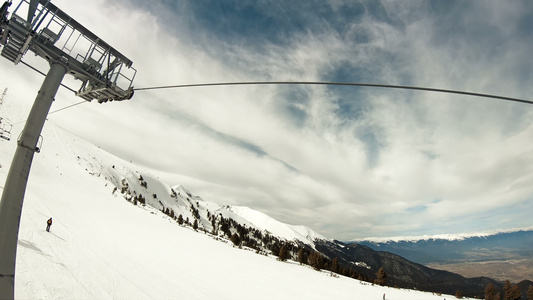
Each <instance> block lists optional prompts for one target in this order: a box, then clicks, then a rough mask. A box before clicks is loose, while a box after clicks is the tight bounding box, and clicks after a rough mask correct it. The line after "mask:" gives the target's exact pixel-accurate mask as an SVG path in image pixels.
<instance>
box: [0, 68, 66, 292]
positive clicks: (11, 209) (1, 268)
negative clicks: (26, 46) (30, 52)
mask: <svg viewBox="0 0 533 300" xmlns="http://www.w3.org/2000/svg"><path fill="white" fill-rule="evenodd" d="M66 73H67V68H66V67H65V66H64V65H63V64H61V63H59V62H52V63H51V66H50V70H49V71H48V74H47V75H46V78H45V79H44V82H43V84H42V85H41V89H40V90H39V92H38V93H37V97H36V98H35V102H34V103H33V107H32V108H31V111H30V115H29V116H28V121H27V122H26V125H25V126H24V129H23V131H22V134H21V136H20V139H19V141H18V144H17V149H16V151H15V155H14V157H13V162H12V163H11V167H10V169H9V173H8V175H7V179H6V183H5V185H4V191H3V193H2V198H1V200H0V254H1V255H0V299H14V296H15V263H16V253H17V240H18V233H19V226H20V217H21V213H22V204H23V201H24V194H25V192H26V185H27V183H28V176H29V173H30V167H31V163H32V160H33V155H34V154H35V151H36V150H37V143H38V141H39V136H40V135H41V131H42V129H43V126H44V122H45V120H46V117H47V115H48V112H49V111H50V107H51V106H52V102H53V101H54V97H55V95H56V93H57V90H58V89H59V86H60V84H61V81H62V80H63V77H64V76H65V74H66Z"/></svg>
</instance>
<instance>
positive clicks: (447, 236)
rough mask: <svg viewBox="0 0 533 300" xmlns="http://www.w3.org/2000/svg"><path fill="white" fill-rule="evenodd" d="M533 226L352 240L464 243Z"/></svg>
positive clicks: (526, 229)
mask: <svg viewBox="0 0 533 300" xmlns="http://www.w3.org/2000/svg"><path fill="white" fill-rule="evenodd" d="M530 230H533V226H531V227H525V228H509V229H506V230H488V231H483V232H470V233H453V234H437V235H422V236H396V237H368V238H365V239H358V240H352V242H361V241H365V242H372V243H387V242H418V241H428V240H448V241H462V240H465V239H468V238H473V237H489V236H493V235H497V234H500V233H512V232H518V231H530Z"/></svg>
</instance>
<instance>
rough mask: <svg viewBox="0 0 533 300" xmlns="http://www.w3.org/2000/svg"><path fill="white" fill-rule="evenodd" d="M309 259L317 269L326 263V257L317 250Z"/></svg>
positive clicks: (311, 264)
mask: <svg viewBox="0 0 533 300" xmlns="http://www.w3.org/2000/svg"><path fill="white" fill-rule="evenodd" d="M307 260H308V261H309V265H310V266H311V267H313V268H314V269H315V270H317V271H318V270H320V269H321V268H322V266H323V265H324V257H323V256H322V255H320V253H318V252H316V251H315V252H313V253H311V255H309V257H308V259H307Z"/></svg>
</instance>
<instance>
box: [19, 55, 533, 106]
mask: <svg viewBox="0 0 533 300" xmlns="http://www.w3.org/2000/svg"><path fill="white" fill-rule="evenodd" d="M21 62H22V63H23V64H24V65H26V66H27V67H29V68H31V69H33V70H34V71H36V72H37V73H40V74H41V75H43V76H46V74H44V73H43V72H41V71H39V70H38V69H36V68H34V67H33V66H30V65H29V64H27V63H25V62H24V61H22V60H21ZM231 85H337V86H361V87H374V88H389V89H403V90H417V91H426V92H437V93H447V94H459V95H467V96H474V97H483V98H493V99H499V100H506V101H514V102H520V103H526V104H533V101H531V100H525V99H519V98H511V97H504V96H498V95H491V94H482V93H474V92H466V91H456V90H447V89H437V88H427V87H418V86H407V85H391V84H376V83H356V82H328V81H245V82H214V83H195V84H178V85H163V86H152V87H142V88H134V89H133V90H134V91H148V90H162V89H174V88H189V87H204V86H231ZM61 86H63V87H64V88H66V89H68V90H69V91H71V92H73V93H76V91H75V90H74V89H72V88H70V87H68V86H66V85H64V84H61ZM86 102H87V101H83V102H79V103H76V104H73V105H70V106H67V107H64V108H61V109H58V110H55V111H53V112H51V113H55V112H58V111H61V110H63V109H67V108H70V107H72V106H76V105H79V104H82V103H86Z"/></svg>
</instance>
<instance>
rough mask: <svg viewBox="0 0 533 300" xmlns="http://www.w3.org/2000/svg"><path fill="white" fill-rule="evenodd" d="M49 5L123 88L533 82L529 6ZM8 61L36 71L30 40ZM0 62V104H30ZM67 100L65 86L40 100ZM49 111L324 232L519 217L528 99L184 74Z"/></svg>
mask: <svg viewBox="0 0 533 300" xmlns="http://www.w3.org/2000/svg"><path fill="white" fill-rule="evenodd" d="M53 3H55V5H56V6H58V7H60V8H61V9H62V10H64V11H65V12H66V13H68V14H69V15H70V16H72V17H73V18H74V19H76V20H77V21H78V22H79V23H81V24H83V25H84V26H85V27H87V28H88V29H90V30H91V31H93V32H94V33H95V34H97V35H98V36H100V37H101V38H102V39H103V40H104V41H106V42H107V43H108V44H110V45H112V46H113V47H114V48H116V49H117V50H119V51H120V52H121V53H123V54H124V55H125V56H127V57H128V58H129V59H131V60H132V61H133V67H134V68H135V69H136V70H137V74H136V77H135V81H134V86H135V87H136V88H143V87H153V86H162V85H176V84H194V83H212V82H241V81H333V82H364V83H378V84H392V85H410V86H420V87H431V88H441V89H453V90H461V91H470V92H478V93H486V94H495V95H502V96H507V97H515V98H521V99H528V100H531V95H532V94H533V93H532V92H533V87H532V86H531V82H532V81H533V72H531V71H530V70H532V67H533V60H531V49H532V46H533V36H532V35H531V32H530V28H532V27H533V3H531V2H530V1H513V2H512V3H507V2H506V3H504V2H501V1H476V2H473V1H470V2H467V1H445V2H443V1H401V2H399V1H342V0H331V1H322V0H321V1H290V2H287V1H262V0H258V1H229V0H228V1H226V0H217V1H215V0H213V1H208V0H206V1H193V0H191V1H188V0H183V1H170V0H154V1H149V2H148V1H140V0H114V1H104V0H94V1H89V2H88V1H78V0H70V1H66V0H61V1H60V0H54V1H53ZM23 60H24V61H26V62H28V63H31V64H32V65H34V66H36V67H37V68H38V69H40V70H42V71H43V72H46V71H47V69H48V65H47V64H46V62H45V61H44V60H43V59H40V58H39V57H35V56H34V55H33V54H31V53H28V54H27V55H26V56H25V57H24V58H23ZM0 70H1V71H0V89H2V90H3V88H4V87H8V89H9V90H8V99H13V101H21V102H27V103H28V105H30V104H31V103H32V101H33V99H35V96H36V94H37V91H38V90H39V87H40V85H41V83H42V80H43V76H42V75H40V74H38V73H36V72H34V71H32V70H31V69H29V68H27V67H26V66H24V65H22V64H19V65H16V66H15V65H12V63H10V62H9V61H7V60H6V59H2V60H0ZM63 82H64V83H65V84H67V85H68V86H69V87H71V88H73V89H76V90H77V89H78V88H79V86H80V81H75V80H74V79H73V78H65V79H64V81H63ZM0 92H1V91H0ZM80 101H82V99H80V98H76V97H75V96H74V95H73V93H72V92H70V91H69V90H67V89H64V88H62V89H60V91H59V92H58V94H57V96H56V100H55V102H54V104H53V106H52V108H51V111H52V112H53V111H55V110H58V109H61V108H63V107H66V106H69V105H72V104H76V103H78V102H80ZM0 109H1V108H0ZM48 120H49V121H50V122H54V123H56V124H58V125H59V126H61V127H63V128H65V129H67V130H69V131H71V132H73V133H75V134H77V135H79V136H80V137H83V138H85V139H87V140H89V141H91V142H93V143H94V144H96V145H98V146H100V147H101V148H102V149H105V150H107V151H109V152H111V153H113V154H115V155H118V156H120V157H122V158H125V159H127V160H130V161H132V162H134V163H136V164H139V165H141V166H143V167H147V168H149V169H150V170H152V172H153V173H154V174H156V175H157V176H159V177H160V178H161V179H162V180H164V181H165V182H167V183H169V184H172V185H174V184H176V185H177V184H181V185H184V186H185V187H187V188H188V189H190V190H191V191H193V193H195V194H197V195H200V196H201V197H202V198H203V199H204V200H207V201H212V202H216V203H219V204H230V205H242V206H248V207H251V208H253V209H256V210H259V211H261V212H264V213H266V214H268V215H270V216H272V217H274V218H276V219H278V220H279V221H282V222H285V223H289V224H302V225H306V226H308V227H310V228H312V229H314V230H316V231H318V232H319V233H321V234H323V235H325V236H326V237H329V238H335V239H339V240H351V239H363V238H368V237H393V236H400V235H401V236H417V235H434V234H453V233H465V232H485V231H493V230H508V229H510V228H525V227H531V226H532V225H533V224H532V223H531V221H530V217H531V212H533V185H532V184H531V182H532V181H533V172H532V171H533V125H532V123H531V121H532V120H533V106H532V105H528V104H523V103H515V102H509V101H501V100H496V99H487V98H480V97H469V96H462V95H451V94H440V93H430V92H419V91H405V90H392V89H379V88H362V87H338V86H337V87H333V86H329V87H328V86H301V85H299V86H286V85H284V86H226V87H194V88H180V89H164V90H150V91H137V92H136V93H135V95H134V96H133V98H132V99H131V100H128V101H121V102H111V103H105V104H98V103H96V102H94V101H93V102H91V103H86V104H82V105H77V106H74V107H71V108H69V109H66V110H62V111H58V112H54V113H52V114H50V115H49V118H48ZM12 121H13V123H17V124H15V126H22V124H23V123H18V122H19V121H22V120H12ZM44 140H45V143H44V145H43V151H45V149H46V138H45V139H44ZM30 180H31V179H30ZM30 184H31V181H30Z"/></svg>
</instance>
